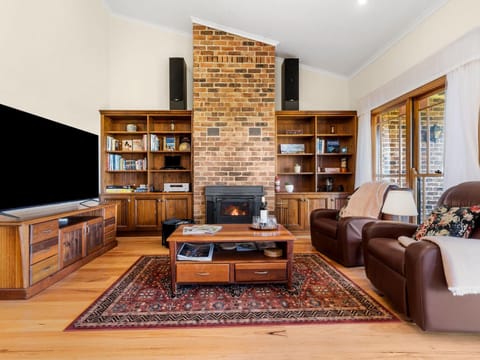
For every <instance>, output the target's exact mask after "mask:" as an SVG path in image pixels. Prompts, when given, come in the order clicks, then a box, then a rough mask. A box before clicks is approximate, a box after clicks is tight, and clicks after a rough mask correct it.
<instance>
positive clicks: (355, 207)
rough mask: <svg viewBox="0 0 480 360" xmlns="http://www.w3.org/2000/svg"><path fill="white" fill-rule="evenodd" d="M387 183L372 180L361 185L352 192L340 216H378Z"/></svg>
mask: <svg viewBox="0 0 480 360" xmlns="http://www.w3.org/2000/svg"><path fill="white" fill-rule="evenodd" d="M389 185H390V184H389V183H387V182H383V181H373V182H368V183H365V184H363V185H361V186H360V187H359V188H358V189H357V191H355V192H354V193H353V194H352V196H351V197H350V200H349V201H348V204H347V206H346V207H345V208H344V209H343V210H342V212H341V215H340V216H341V217H348V216H363V217H370V218H374V219H376V218H378V216H379V214H380V211H381V210H382V206H383V197H384V196H385V192H386V191H387V189H388V186H389Z"/></svg>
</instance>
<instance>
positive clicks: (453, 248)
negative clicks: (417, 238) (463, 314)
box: [422, 236, 480, 296]
mask: <svg viewBox="0 0 480 360" xmlns="http://www.w3.org/2000/svg"><path fill="white" fill-rule="evenodd" d="M422 240H428V241H431V242H433V243H435V244H437V245H438V247H439V248H440V253H441V255H442V261H443V270H444V272H445V279H446V281H447V285H448V290H450V291H451V292H452V293H453V295H458V296H460V295H467V294H480V240H472V239H465V238H458V237H452V236H425V237H423V238H422Z"/></svg>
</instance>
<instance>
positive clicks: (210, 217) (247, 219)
mask: <svg viewBox="0 0 480 360" xmlns="http://www.w3.org/2000/svg"><path fill="white" fill-rule="evenodd" d="M262 196H263V186H248V185H246V186H228V185H211V186H205V200H206V203H207V224H247V223H251V222H252V216H258V215H259V214H260V205H261V201H262Z"/></svg>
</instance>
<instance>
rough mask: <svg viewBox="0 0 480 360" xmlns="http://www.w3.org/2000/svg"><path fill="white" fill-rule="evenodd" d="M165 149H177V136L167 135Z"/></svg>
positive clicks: (164, 140)
mask: <svg viewBox="0 0 480 360" xmlns="http://www.w3.org/2000/svg"><path fill="white" fill-rule="evenodd" d="M163 150H165V151H174V150H175V136H165V137H164V139H163Z"/></svg>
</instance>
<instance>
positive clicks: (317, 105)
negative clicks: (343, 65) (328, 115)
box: [275, 57, 352, 110]
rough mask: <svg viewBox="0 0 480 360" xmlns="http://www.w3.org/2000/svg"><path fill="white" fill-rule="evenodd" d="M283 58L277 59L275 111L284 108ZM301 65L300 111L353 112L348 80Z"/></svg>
mask: <svg viewBox="0 0 480 360" xmlns="http://www.w3.org/2000/svg"><path fill="white" fill-rule="evenodd" d="M283 60H284V59H283V58H279V57H277V58H276V59H275V78H276V81H275V109H276V110H281V108H282V106H281V105H282V64H283ZM299 62H300V65H299V74H298V76H299V110H352V108H350V103H349V100H350V99H349V96H348V94H349V90H348V84H349V82H348V79H347V78H344V77H341V76H337V75H334V74H330V73H328V72H325V71H321V70H318V69H315V68H311V67H307V66H304V65H302V60H301V59H300V61H299Z"/></svg>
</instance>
